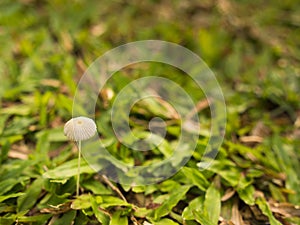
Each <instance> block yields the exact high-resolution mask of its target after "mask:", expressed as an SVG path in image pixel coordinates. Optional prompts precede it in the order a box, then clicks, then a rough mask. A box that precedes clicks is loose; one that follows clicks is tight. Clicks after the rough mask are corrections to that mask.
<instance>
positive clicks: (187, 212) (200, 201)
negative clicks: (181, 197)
mask: <svg viewBox="0 0 300 225" xmlns="http://www.w3.org/2000/svg"><path fill="white" fill-rule="evenodd" d="M204 197H205V196H204V195H203V196H199V197H197V198H195V199H193V200H192V201H191V202H190V203H189V205H188V206H187V207H185V209H184V210H183V213H182V217H183V219H185V220H193V219H194V213H193V212H194V211H197V210H199V209H202V208H204Z"/></svg>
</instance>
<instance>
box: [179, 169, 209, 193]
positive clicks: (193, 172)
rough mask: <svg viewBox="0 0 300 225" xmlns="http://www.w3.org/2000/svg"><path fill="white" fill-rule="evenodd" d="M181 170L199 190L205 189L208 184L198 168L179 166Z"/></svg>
mask: <svg viewBox="0 0 300 225" xmlns="http://www.w3.org/2000/svg"><path fill="white" fill-rule="evenodd" d="M181 171H182V172H183V173H184V175H185V176H186V178H187V179H188V180H190V181H191V183H192V184H193V185H196V186H197V187H198V188H199V189H200V190H201V191H206V189H207V188H208V186H209V182H208V181H207V179H206V178H205V176H204V175H203V174H202V173H201V171H200V170H198V169H195V168H189V167H183V168H181Z"/></svg>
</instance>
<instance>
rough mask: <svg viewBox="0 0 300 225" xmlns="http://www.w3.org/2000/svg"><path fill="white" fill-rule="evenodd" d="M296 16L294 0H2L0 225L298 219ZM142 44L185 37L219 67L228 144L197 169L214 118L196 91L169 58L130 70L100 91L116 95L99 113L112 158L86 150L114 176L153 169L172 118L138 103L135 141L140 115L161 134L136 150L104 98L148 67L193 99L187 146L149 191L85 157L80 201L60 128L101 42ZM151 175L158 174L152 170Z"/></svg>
mask: <svg viewBox="0 0 300 225" xmlns="http://www.w3.org/2000/svg"><path fill="white" fill-rule="evenodd" d="M262 5H264V7H262ZM299 15H300V6H299V4H298V1H297V0H289V1H269V2H265V1H264V2H263V1H261V0H256V1H250V0H245V1H233V0H224V1H218V4H215V2H213V1H198V2H197V1H179V0H176V1H151V0H148V1H129V2H121V1H108V0H101V1H98V0H90V1H83V0H77V1H71V0H54V1H50V0H44V1H35V0H26V1H25V0H19V1H10V0H2V1H1V3H0V56H1V57H0V78H1V88H0V105H1V107H0V225H2V224H3V225H10V224H41V225H42V224H52V225H59V224H66V225H67V224H74V225H82V224H99V223H100V224H107V225H127V224H145V225H146V224H153V225H164V224H171V225H172V224H187V225H196V224H203V225H215V224H220V223H222V224H224V223H228V224H252V223H255V224H267V223H270V224H271V225H277V224H281V223H284V224H300V212H299V205H300V189H299V187H300V178H299V174H300V164H299V160H300V141H299V137H300V135H299V130H300V113H299V112H300V101H299V99H300V94H299V93H300V76H299V68H300V67H299V60H300V58H299V56H300V48H299V44H298V42H299V36H300V29H299V26H300V19H299ZM145 39H160V40H165V41H170V42H174V43H177V44H180V45H183V46H185V47H187V48H189V49H190V50H192V51H194V52H195V53H196V54H199V56H201V58H202V59H203V60H204V61H205V62H206V63H207V64H208V65H209V66H210V67H211V69H212V70H213V71H214V72H215V73H216V75H217V79H218V81H219V83H220V86H221V87H222V90H223V92H224V97H225V99H226V103H227V127H226V135H225V140H224V142H223V145H222V146H221V147H220V149H219V153H218V155H217V158H216V159H215V160H214V161H213V163H212V165H211V166H210V167H208V169H206V170H204V171H202V170H201V169H200V168H199V161H200V160H201V158H202V155H203V153H204V149H205V147H206V145H207V142H208V138H209V136H208V135H209V133H210V124H211V118H210V117H211V116H210V110H209V107H208V106H205V101H204V100H205V94H204V93H203V91H201V90H199V88H198V87H196V85H195V83H194V82H193V81H192V80H191V79H190V78H188V77H187V75H186V74H184V73H183V72H182V71H179V70H178V69H176V68H173V67H171V66H169V65H163V64H161V63H154V62H144V63H140V64H137V65H130V66H128V68H124V69H122V70H121V71H118V72H117V73H115V74H114V76H113V77H112V78H111V79H110V81H109V82H108V84H107V85H106V86H105V90H111V92H112V93H113V94H114V95H113V96H112V97H111V98H109V97H107V96H106V95H105V93H100V95H99V96H100V101H99V102H98V103H97V107H96V108H97V112H96V118H95V120H96V123H97V127H98V131H99V133H100V134H101V138H102V141H103V143H102V144H103V146H105V147H107V149H108V151H109V153H110V154H111V155H113V156H114V157H115V160H112V161H109V160H108V159H107V155H106V154H104V153H103V154H100V156H99V157H95V160H101V166H102V167H101V168H99V170H102V169H107V168H108V169H109V168H110V167H109V166H111V165H114V166H115V168H116V169H115V171H113V172H114V173H115V176H116V178H118V179H119V180H120V181H122V179H127V181H128V180H129V181H132V183H134V179H135V177H136V174H134V173H133V172H132V171H128V177H123V176H122V175H121V173H120V171H124V170H126V168H125V166H124V164H122V163H126V164H128V165H129V164H130V165H136V164H138V165H150V164H152V163H155V162H160V161H162V160H164V159H166V158H168V157H169V156H170V155H172V154H173V150H172V149H173V147H174V146H176V144H177V140H178V138H179V136H180V132H181V124H180V121H179V119H178V118H176V116H174V111H172V110H170V106H168V105H166V104H163V103H162V102H161V101H158V100H157V99H150V98H149V99H145V100H143V101H141V102H138V103H137V104H135V105H134V106H133V107H132V109H131V112H130V113H131V114H130V119H129V124H130V126H131V128H132V132H133V133H134V134H135V135H136V137H139V138H142V139H143V138H147V137H148V136H149V134H150V132H149V129H148V124H149V121H150V120H151V119H152V118H154V117H161V118H163V119H164V120H165V121H166V123H167V128H166V132H167V137H166V138H165V139H163V142H162V144H161V145H159V147H158V148H154V149H153V150H151V151H148V152H144V151H132V150H131V149H129V148H128V147H127V146H125V145H122V144H120V143H119V141H118V140H117V139H116V138H115V136H114V132H113V129H112V127H111V123H110V112H111V111H110V110H111V109H110V107H111V106H112V104H113V102H114V100H115V97H116V94H117V93H118V92H120V91H121V90H122V88H124V87H125V86H126V85H127V84H129V83H130V82H131V81H133V80H135V79H137V78H141V77H145V76H161V77H164V78H168V79H170V80H172V81H174V82H176V83H177V84H178V85H180V87H182V88H183V89H184V90H185V91H186V92H187V93H188V94H189V95H190V97H191V99H192V100H193V101H194V102H195V104H199V105H200V106H201V107H202V103H203V105H204V106H203V108H201V107H200V108H201V110H200V111H199V112H197V113H198V114H197V115H198V117H199V121H200V123H201V131H200V134H201V135H200V137H199V139H198V141H197V146H196V148H195V151H194V152H193V154H192V157H191V158H190V159H189V161H188V162H187V164H186V165H185V166H183V167H182V168H181V170H180V171H179V172H177V173H176V174H174V176H172V177H170V178H168V179H166V180H165V181H163V182H160V183H156V184H151V185H145V186H131V185H128V184H126V185H122V184H117V183H114V182H112V181H107V180H106V179H105V177H102V176H101V174H98V173H96V171H95V170H94V169H93V168H91V167H90V166H89V165H88V163H87V162H86V161H85V160H82V164H81V180H80V184H81V195H79V196H78V197H75V185H76V181H75V175H76V173H77V159H76V156H77V152H75V151H73V149H74V148H73V146H74V143H70V142H68V140H67V138H66V137H65V136H64V134H63V125H64V122H65V121H67V120H69V119H70V117H71V115H72V110H73V109H72V104H73V97H74V94H75V92H76V86H77V85H76V84H77V82H78V81H79V80H80V77H81V75H82V74H83V73H84V72H85V70H86V69H87V68H88V66H89V65H90V64H91V63H92V62H93V61H94V60H95V59H96V58H97V57H99V56H100V55H102V54H103V53H105V52H106V51H107V50H109V49H111V48H113V47H116V46H119V45H121V44H124V43H127V42H130V41H136V40H145ZM165 89H166V94H168V95H170V96H173V95H174V93H176V92H175V90H173V89H172V88H168V87H166V88H165ZM132 92H133V94H135V92H134V90H133V91H132ZM178 101H179V102H181V103H182V104H185V99H178ZM199 105H198V106H199ZM76 111H78V112H82V114H84V113H85V109H83V108H79V109H76ZM186 113H189V112H186ZM120 115H121V116H124V115H123V114H122V112H120ZM125 116H126V115H125ZM217 119H223V118H217ZM157 138H158V137H156V136H154V138H153V139H151V140H149V143H147V144H148V145H149V146H151V145H152V146H153V144H155V142H156V141H157ZM126 141H128V142H134V141H135V140H130V138H128V140H126ZM136 144H138V143H136ZM89 147H90V148H91V149H93V146H92V145H91V146H89ZM185 148H189V146H185ZM92 153H95V152H93V150H91V151H90V154H92ZM96 153H97V154H99V153H98V152H96ZM118 160H120V161H122V163H120V162H119V161H118ZM176 163H178V162H176V160H175V161H174V162H170V163H169V164H168V165H166V166H165V167H164V168H163V169H165V170H169V169H170V168H171V169H172V168H173V166H174V165H175V164H176ZM147 173H149V174H151V175H152V176H153V177H154V178H156V176H157V174H159V173H160V171H157V170H155V169H152V170H149V171H147ZM129 183H130V182H129ZM279 221H280V222H279Z"/></svg>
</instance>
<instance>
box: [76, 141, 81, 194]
mask: <svg viewBox="0 0 300 225" xmlns="http://www.w3.org/2000/svg"><path fill="white" fill-rule="evenodd" d="M77 146H78V166H77V181H76V196H78V195H79V180H80V161H81V141H78V145H77Z"/></svg>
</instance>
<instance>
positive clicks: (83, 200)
mask: <svg viewBox="0 0 300 225" xmlns="http://www.w3.org/2000/svg"><path fill="white" fill-rule="evenodd" d="M91 206H92V204H91V196H90V195H88V194H85V195H80V196H78V197H77V198H76V199H75V200H74V201H73V202H72V204H71V208H72V209H76V210H77V209H87V208H90V207H91Z"/></svg>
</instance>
